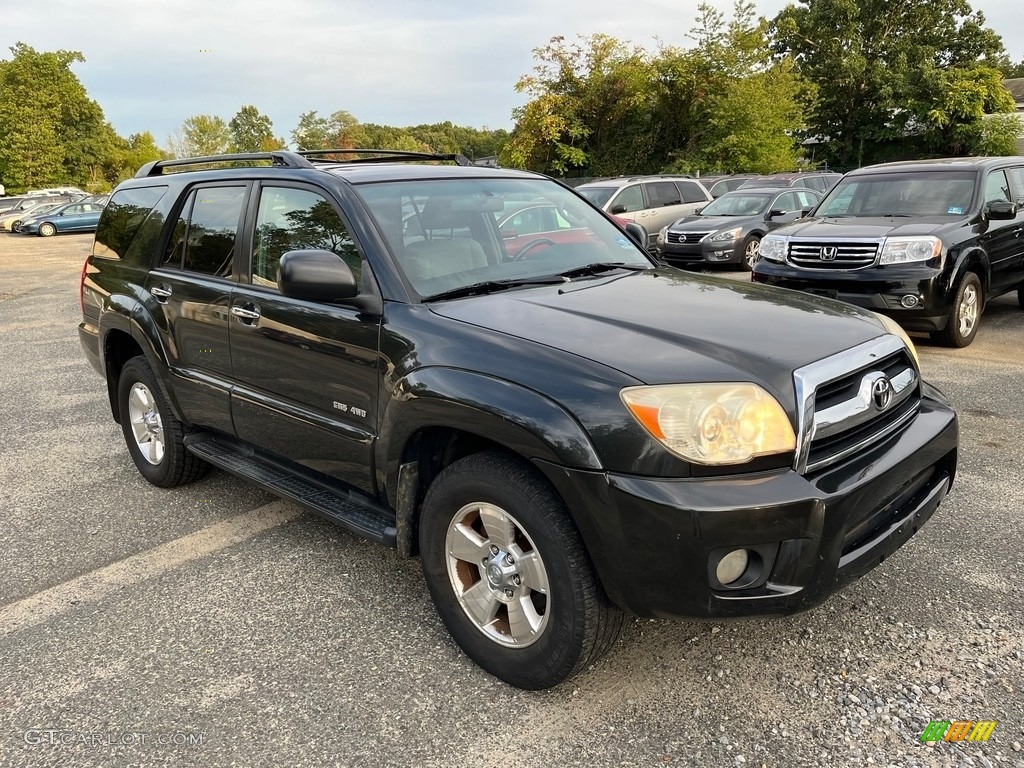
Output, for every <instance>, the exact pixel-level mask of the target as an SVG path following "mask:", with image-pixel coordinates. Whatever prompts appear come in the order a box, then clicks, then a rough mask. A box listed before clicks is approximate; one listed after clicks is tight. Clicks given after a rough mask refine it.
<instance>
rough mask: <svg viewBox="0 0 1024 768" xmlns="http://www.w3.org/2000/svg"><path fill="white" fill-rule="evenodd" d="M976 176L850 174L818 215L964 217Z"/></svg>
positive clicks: (968, 173) (958, 173)
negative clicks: (851, 175)
mask: <svg viewBox="0 0 1024 768" xmlns="http://www.w3.org/2000/svg"><path fill="white" fill-rule="evenodd" d="M975 178H976V177H975V174H974V173H973V172H972V171H931V172H924V173H889V174H884V175H883V174H878V175H876V176H853V177H847V178H844V179H843V180H842V181H840V182H839V184H837V185H836V186H835V188H834V189H833V190H832V191H831V192H830V193H829V194H828V196H827V197H826V198H825V200H824V201H823V202H822V203H821V205H820V206H818V209H817V211H815V216H857V217H869V216H881V217H885V216H962V215H963V214H965V213H967V212H968V211H969V210H970V209H971V204H972V202H973V198H974V183H975Z"/></svg>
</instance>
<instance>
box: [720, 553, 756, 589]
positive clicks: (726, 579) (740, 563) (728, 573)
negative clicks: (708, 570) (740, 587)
mask: <svg viewBox="0 0 1024 768" xmlns="http://www.w3.org/2000/svg"><path fill="white" fill-rule="evenodd" d="M749 562H750V555H749V553H748V552H747V550H745V549H734V550H733V551H732V552H730V553H729V554H727V555H726V556H725V557H723V558H722V559H721V560H719V561H718V568H716V569H715V576H717V577H718V581H719V582H720V583H721V584H722V585H723V586H725V585H728V584H732V583H733V582H734V581H736V580H738V579H739V578H740V577H741V576H742V575H743V573H744V572H745V571H746V570H747V564H748V563H749Z"/></svg>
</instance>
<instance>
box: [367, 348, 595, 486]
mask: <svg viewBox="0 0 1024 768" xmlns="http://www.w3.org/2000/svg"><path fill="white" fill-rule="evenodd" d="M430 427H446V428H450V429H457V430H460V431H462V432H467V433H470V434H474V435H478V436H480V437H483V438H486V439H488V440H491V441H493V442H497V443H500V444H501V445H504V446H506V447H508V448H509V449H510V450H512V451H515V452H516V453H518V454H519V455H521V456H523V457H525V458H528V459H542V460H544V461H547V462H551V463H554V464H559V465H562V466H568V467H575V468H579V469H595V470H597V469H600V468H601V462H600V460H599V459H598V456H597V452H596V451H595V449H594V446H593V444H592V443H591V441H590V437H589V436H588V435H587V433H586V430H584V429H583V427H582V425H581V424H580V423H579V422H578V421H577V420H576V419H575V418H574V417H573V416H572V415H571V414H569V413H568V412H567V411H566V410H565V409H564V408H562V407H561V406H560V405H559V404H558V403H556V402H554V401H553V400H551V399H549V398H547V397H545V396H544V395H542V394H540V393H538V392H535V391H534V390H531V389H527V388H525V387H523V386H520V385H518V384H515V383H513V382H510V381H505V380H502V379H498V378H495V377H493V376H487V375H484V374H480V373H473V372H470V371H465V370H459V369H452V368H442V367H430V368H421V369H419V370H417V371H414V372H412V373H410V374H409V375H408V376H406V377H404V378H403V379H400V380H399V381H398V382H397V383H396V386H395V388H394V390H393V391H392V395H391V398H390V399H389V401H388V404H387V407H386V409H385V410H384V414H383V418H382V420H381V429H380V439H379V440H378V442H377V457H376V459H377V460H376V466H377V467H378V478H377V480H378V483H380V485H381V486H382V487H383V488H386V489H387V495H388V498H390V499H395V498H397V488H398V473H399V466H400V464H401V461H402V454H403V452H404V450H405V446H406V445H407V444H408V442H409V440H410V438H411V437H412V436H413V435H415V434H416V433H417V432H418V431H419V430H421V429H427V428H430ZM381 475H383V476H381Z"/></svg>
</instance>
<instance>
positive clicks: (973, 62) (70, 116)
mask: <svg viewBox="0 0 1024 768" xmlns="http://www.w3.org/2000/svg"><path fill="white" fill-rule="evenodd" d="M10 50H11V53H12V57H11V58H10V59H8V60H0V183H3V184H5V185H6V187H7V188H8V190H9V191H17V190H20V189H25V188H29V187H38V186H52V185H56V184H65V183H72V184H76V185H78V186H82V187H83V188H86V189H91V190H97V191H98V190H104V189H109V188H110V187H111V186H112V185H113V184H116V183H117V182H118V181H119V180H121V179H123V178H127V177H129V176H131V175H132V174H133V173H134V172H135V170H136V169H137V168H138V167H139V166H141V165H143V164H144V163H146V162H149V161H151V160H156V159H161V158H166V157H192V156H200V155H212V154H220V153H224V152H232V151H233V152H250V151H268V150H273V149H281V148H284V147H286V146H287V142H286V141H285V139H284V137H283V136H280V135H278V134H276V133H275V131H274V126H273V123H272V121H271V120H270V118H269V117H268V116H267V115H264V114H262V113H261V112H260V111H259V110H258V109H257V108H256V107H255V106H253V105H244V106H242V107H241V108H240V109H239V110H238V112H237V113H236V114H235V115H234V116H233V117H231V118H230V119H228V120H225V119H224V118H223V117H221V116H218V115H194V116H191V117H189V118H187V119H186V120H185V121H184V122H183V123H182V124H181V126H180V127H179V128H178V129H177V130H175V131H174V133H172V135H171V136H169V137H168V138H167V140H166V142H165V145H164V146H163V147H160V146H158V145H157V142H156V140H155V139H154V137H153V135H152V134H151V133H150V132H142V133H137V134H132V135H130V136H128V137H127V138H125V137H122V136H120V135H118V133H117V132H116V131H115V130H114V128H113V126H111V125H110V123H109V122H107V120H106V119H105V117H104V115H103V110H102V108H101V107H100V105H99V104H98V103H97V102H96V101H94V100H93V99H91V98H89V95H88V93H87V92H86V90H85V88H84V87H83V85H82V84H81V82H80V81H79V80H78V78H77V76H76V75H75V74H74V72H72V70H71V67H72V65H74V64H78V63H82V62H84V61H85V59H84V57H83V55H82V54H81V53H80V52H77V51H65V50H60V51H54V52H39V51H36V50H35V49H33V48H32V47H30V46H28V45H25V44H23V43H18V44H17V45H15V46H13V47H12V48H11V49H10ZM533 53H534V59H535V62H536V63H535V67H534V69H533V71H532V72H530V73H528V74H526V75H524V76H523V77H522V78H520V80H519V81H518V82H517V83H516V84H515V89H516V90H517V91H518V92H519V93H521V94H524V95H525V96H526V97H527V100H526V102H525V103H524V104H523V105H522V106H520V107H518V108H516V109H514V110H513V114H512V117H513V120H514V127H513V129H512V130H511V131H505V130H488V129H486V128H485V129H477V128H471V127H466V126H457V125H454V124H452V123H451V122H444V123H435V124H424V125H416V126H407V127H395V126H388V125H379V124H373V123H361V122H359V121H358V120H357V119H356V118H355V117H354V116H353V115H352V114H351V113H349V112H347V111H345V110H337V111H335V112H333V113H331V114H329V115H321V114H319V113H318V112H316V111H310V112H306V113H304V114H302V115H301V116H300V118H299V121H298V124H297V126H296V127H295V128H294V129H293V130H292V131H291V132H290V139H291V144H292V145H293V146H295V147H297V148H300V149H325V148H334V147H340V148H357V147H378V148H383V149H400V150H408V151H420V152H437V153H444V154H451V153H460V154H464V155H466V156H468V157H476V158H478V157H484V156H492V155H497V156H498V157H499V160H500V162H501V164H502V165H506V166H510V167H517V168H527V169H530V170H535V171H541V172H543V173H549V174H552V175H555V176H604V175H615V174H623V173H655V172H685V171H700V172H703V173H710V172H715V171H718V172H743V171H748V172H760V173H769V172H774V171H784V170H792V169H795V168H798V167H805V166H807V165H809V164H810V165H816V166H821V165H827V166H830V167H833V168H838V169H840V170H845V169H848V168H853V167H858V166H861V165H866V164H869V163H873V162H881V161H886V160H895V159H913V158H922V157H934V156H949V155H953V156H956V155H969V154H990V155H992V154H1014V152H1015V149H1014V140H1015V139H1016V137H1017V135H1018V134H1019V133H1020V131H1021V124H1020V122H1019V120H1018V118H1017V116H1016V115H1014V114H1012V113H1013V111H1014V108H1015V107H1014V103H1013V100H1012V98H1011V97H1010V95H1009V93H1008V92H1007V91H1006V89H1005V88H1003V86H1002V84H1001V80H1002V79H1003V78H1005V77H1024V61H1021V62H1020V63H1016V64H1015V63H1013V62H1011V61H1010V60H1009V58H1008V57H1007V55H1006V51H1005V49H1004V47H1003V43H1002V40H1001V38H1000V37H999V36H998V35H997V34H996V33H995V32H994V31H993V30H992V29H990V28H989V27H988V26H986V24H985V19H984V16H983V15H982V14H981V13H978V12H975V11H973V10H972V9H971V7H970V5H969V3H968V2H967V0H947V1H946V2H944V3H937V2H935V0H901V2H898V3H893V2H891V0H858V2H851V0H798V1H797V2H795V3H793V4H791V5H789V6H787V7H786V8H784V9H783V10H782V11H781V12H780V13H779V14H777V15H776V16H775V17H774V18H772V19H767V18H762V17H758V16H757V14H756V11H755V6H754V4H753V3H752V2H750V1H749V0H738V2H736V4H735V5H734V6H733V8H732V9H731V12H730V13H728V14H726V13H723V12H722V11H719V10H717V9H715V8H714V7H713V6H712V5H710V4H702V5H701V6H699V11H698V15H697V18H696V20H695V24H694V26H693V28H692V30H691V32H690V34H689V45H687V46H685V47H684V46H682V45H671V44H669V43H667V42H665V41H659V42H658V45H657V47H656V48H655V50H653V51H652V50H648V49H647V48H644V47H642V46H637V45H633V44H630V43H627V42H623V41H620V40H617V39H616V38H614V37H611V36H608V35H603V34H595V35H590V36H585V37H578V38H577V39H576V40H574V41H569V40H567V39H566V38H564V37H561V36H558V37H554V38H552V39H551V40H550V41H549V42H548V44H546V45H544V46H542V47H539V48H537V49H535V50H534V52H533Z"/></svg>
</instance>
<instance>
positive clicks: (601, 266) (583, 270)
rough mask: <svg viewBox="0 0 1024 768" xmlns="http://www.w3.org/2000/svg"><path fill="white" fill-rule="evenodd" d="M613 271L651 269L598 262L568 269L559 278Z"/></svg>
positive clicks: (620, 263)
mask: <svg viewBox="0 0 1024 768" xmlns="http://www.w3.org/2000/svg"><path fill="white" fill-rule="evenodd" d="M613 269H628V270H630V271H631V272H643V271H645V270H648V269H651V267H650V266H640V265H639V264H626V263H625V262H623V261H614V262H611V263H609V262H606V261H598V262H594V263H593V264H584V265H583V266H582V267H573V268H572V269H567V270H566V271H565V272H559V273H558V277H584V276H585V275H596V274H599V273H601V272H611V271H612V270H613Z"/></svg>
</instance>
